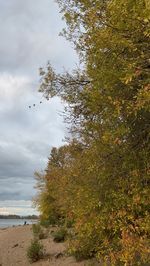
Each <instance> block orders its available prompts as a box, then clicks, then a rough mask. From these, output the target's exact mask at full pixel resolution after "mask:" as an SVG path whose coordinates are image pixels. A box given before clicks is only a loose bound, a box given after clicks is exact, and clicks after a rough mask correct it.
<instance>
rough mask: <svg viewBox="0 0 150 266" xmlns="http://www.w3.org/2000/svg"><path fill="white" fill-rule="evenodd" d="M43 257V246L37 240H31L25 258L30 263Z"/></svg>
mask: <svg viewBox="0 0 150 266" xmlns="http://www.w3.org/2000/svg"><path fill="white" fill-rule="evenodd" d="M43 256H44V249H43V245H42V244H41V243H39V241H38V240H32V242H31V245H30V246H29V247H28V250H27V257H28V259H29V261H30V263H32V262H35V261H38V260H40V259H42V258H43Z"/></svg>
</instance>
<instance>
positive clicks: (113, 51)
mask: <svg viewBox="0 0 150 266" xmlns="http://www.w3.org/2000/svg"><path fill="white" fill-rule="evenodd" d="M57 2H58V4H59V6H60V10H61V12H62V14H63V17H64V19H65V20H66V23H67V27H66V29H64V30H63V33H62V34H63V35H64V36H65V37H66V38H67V39H68V40H69V41H71V42H72V43H73V44H74V47H75V49H76V51H77V52H78V54H79V57H80V60H81V63H82V68H81V69H76V70H74V71H73V72H72V73H68V72H63V73H61V74H58V73H56V72H55V70H54V69H53V67H52V66H51V65H50V63H49V64H48V65H47V67H46V68H45V69H40V74H41V86H40V92H41V93H43V95H44V96H45V97H46V98H47V99H49V98H52V97H54V96H58V97H61V99H62V100H63V101H64V102H65V103H66V104H65V106H66V112H65V114H66V116H65V120H66V123H68V127H69V136H70V138H69V140H68V143H67V144H65V145H64V146H62V147H60V148H53V149H52V150H51V154H50V157H49V159H48V165H47V168H46V170H45V174H40V173H37V174H36V176H37V188H38V191H39V192H38V195H37V198H36V200H35V201H36V204H37V206H38V209H39V211H40V213H41V222H43V224H44V223H48V224H60V223H62V224H63V226H66V227H67V226H70V227H71V230H70V235H69V239H68V243H69V252H70V253H71V254H73V255H75V256H76V258H78V259H86V258H91V257H96V258H97V259H98V260H101V261H103V262H104V263H105V262H106V263H107V262H109V264H108V265H119V266H121V265H126V266H127V265H130V266H136V265H140V266H141V265H149V264H147V263H149V261H150V257H149V254H150V249H149V248H150V242H149V240H150V216H149V211H150V208H149V203H150V201H149V195H150V179H149V176H150V168H149V151H150V150H149V148H150V142H149V136H150V121H149V119H150V112H149V111H150V1H149V0H109V1H108V0H105V1H104V0H88V1H86V0H78V1H76V0H61V1H60V0H57Z"/></svg>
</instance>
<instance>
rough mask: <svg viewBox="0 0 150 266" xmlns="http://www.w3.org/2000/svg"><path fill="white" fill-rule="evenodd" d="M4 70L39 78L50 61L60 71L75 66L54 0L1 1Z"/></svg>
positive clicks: (0, 47) (0, 67) (0, 49)
mask: <svg viewBox="0 0 150 266" xmlns="http://www.w3.org/2000/svg"><path fill="white" fill-rule="evenodd" d="M0 10H1V16H0V23H1V25H3V26H2V27H0V36H1V37H2V38H1V45H0V57H1V62H0V70H1V71H6V70H7V71H11V72H15V73H16V72H17V73H24V72H27V73H28V74H31V70H32V75H33V73H34V75H37V69H38V67H40V66H43V65H45V64H46V62H47V60H48V59H50V60H51V61H52V63H53V64H54V65H55V66H56V68H58V69H60V68H62V66H63V65H64V62H65V66H66V67H70V65H73V64H74V63H75V60H74V53H73V51H72V49H71V47H70V44H69V43H68V42H67V41H65V39H64V38H62V37H58V34H59V32H60V31H61V29H62V28H63V27H64V24H63V23H62V21H61V18H60V16H59V15H58V7H57V5H56V4H54V1H52V0H43V1H41V0H32V1H31V0H26V1H24V0H7V1H3V0H0Z"/></svg>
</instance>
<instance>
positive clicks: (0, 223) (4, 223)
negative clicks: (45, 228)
mask: <svg viewBox="0 0 150 266" xmlns="http://www.w3.org/2000/svg"><path fill="white" fill-rule="evenodd" d="M25 221H26V222H27V224H33V223H36V222H37V221H36V220H24V219H0V228H5V227H12V226H16V225H23V224H24V222H25Z"/></svg>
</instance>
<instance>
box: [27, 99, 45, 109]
mask: <svg viewBox="0 0 150 266" xmlns="http://www.w3.org/2000/svg"><path fill="white" fill-rule="evenodd" d="M41 103H42V102H41V101H40V104H41ZM32 106H33V107H35V106H36V104H35V103H34V104H33V105H32ZM32 106H31V105H29V108H32Z"/></svg>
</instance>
